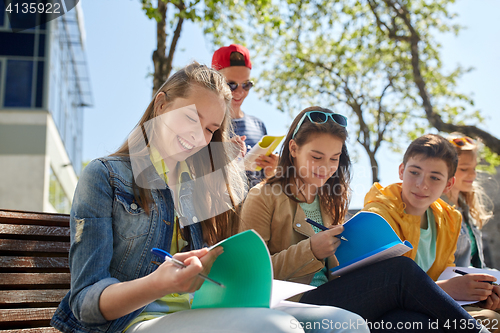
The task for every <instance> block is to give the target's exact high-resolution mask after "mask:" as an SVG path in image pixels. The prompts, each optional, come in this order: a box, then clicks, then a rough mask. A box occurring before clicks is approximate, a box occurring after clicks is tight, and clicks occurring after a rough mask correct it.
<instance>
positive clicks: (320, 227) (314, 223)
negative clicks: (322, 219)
mask: <svg viewBox="0 0 500 333" xmlns="http://www.w3.org/2000/svg"><path fill="white" fill-rule="evenodd" d="M306 222H307V223H309V224H310V225H313V226H315V227H316V228H319V229H321V230H323V231H325V230H329V229H328V228H327V227H325V226H324V225H322V224H319V223H317V222H314V221H313V220H311V219H309V218H306ZM335 237H337V238H338V239H340V240H343V241H345V242H347V238H345V237H344V236H340V235H337V236H335Z"/></svg>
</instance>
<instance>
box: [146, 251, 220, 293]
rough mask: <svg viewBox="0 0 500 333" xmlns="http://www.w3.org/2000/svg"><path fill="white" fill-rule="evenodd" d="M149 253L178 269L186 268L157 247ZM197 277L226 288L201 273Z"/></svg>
mask: <svg viewBox="0 0 500 333" xmlns="http://www.w3.org/2000/svg"><path fill="white" fill-rule="evenodd" d="M151 252H153V253H154V254H156V255H157V256H158V257H162V258H164V260H170V261H171V262H173V263H174V264H176V265H178V266H180V267H183V268H186V267H187V266H186V265H185V264H184V263H183V262H182V261H179V260H177V259H175V258H174V257H172V255H171V254H170V253H168V252H167V251H165V250H162V249H159V248H157V247H154V248H152V249H151ZM198 275H199V276H200V277H201V278H202V279H204V280H206V281H210V282H212V283H214V284H216V285H218V286H219V287H222V288H226V286H224V285H223V284H222V283H220V282H217V281H215V280H214V279H212V278H209V277H208V276H206V275H205V274H202V273H198Z"/></svg>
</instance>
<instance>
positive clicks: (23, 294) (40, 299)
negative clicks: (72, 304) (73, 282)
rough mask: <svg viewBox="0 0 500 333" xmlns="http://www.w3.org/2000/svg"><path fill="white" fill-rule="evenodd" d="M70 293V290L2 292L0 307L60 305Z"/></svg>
mask: <svg viewBox="0 0 500 333" xmlns="http://www.w3.org/2000/svg"><path fill="white" fill-rule="evenodd" d="M68 291H69V290H68V289H45V290H0V305H4V304H11V305H12V304H25V303H31V304H37V303H59V302H61V300H62V299H63V298H64V296H66V294H67V293H68Z"/></svg>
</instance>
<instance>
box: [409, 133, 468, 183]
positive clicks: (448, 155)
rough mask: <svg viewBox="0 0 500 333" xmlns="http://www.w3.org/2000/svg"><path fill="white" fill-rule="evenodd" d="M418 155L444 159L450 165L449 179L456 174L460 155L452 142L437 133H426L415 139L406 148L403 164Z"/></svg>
mask: <svg viewBox="0 0 500 333" xmlns="http://www.w3.org/2000/svg"><path fill="white" fill-rule="evenodd" d="M416 155H423V156H424V157H425V158H438V159H440V160H443V161H444V162H445V163H446V166H447V167H448V179H450V178H451V177H453V176H455V172H456V171H457V165H458V155H457V151H456V150H455V147H454V146H453V144H451V142H449V141H448V140H446V139H445V138H443V137H442V136H441V135H437V134H426V135H423V136H421V137H419V138H418V139H415V140H414V141H413V142H412V143H410V145H409V146H408V148H407V149H406V152H405V155H404V157H403V164H404V165H406V163H407V162H408V160H409V159H410V158H412V157H415V156H416Z"/></svg>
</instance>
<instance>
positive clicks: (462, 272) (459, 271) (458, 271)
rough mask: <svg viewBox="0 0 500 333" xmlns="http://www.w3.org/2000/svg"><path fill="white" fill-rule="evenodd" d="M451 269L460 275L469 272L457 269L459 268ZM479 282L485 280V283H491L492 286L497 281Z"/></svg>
mask: <svg viewBox="0 0 500 333" xmlns="http://www.w3.org/2000/svg"><path fill="white" fill-rule="evenodd" d="M453 271H454V272H455V273H457V274H460V275H467V274H469V273H467V272H464V271H461V270H459V269H454V270H453ZM481 282H486V283H489V284H492V285H494V286H498V283H495V282H493V281H481Z"/></svg>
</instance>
